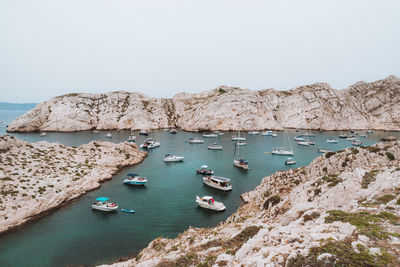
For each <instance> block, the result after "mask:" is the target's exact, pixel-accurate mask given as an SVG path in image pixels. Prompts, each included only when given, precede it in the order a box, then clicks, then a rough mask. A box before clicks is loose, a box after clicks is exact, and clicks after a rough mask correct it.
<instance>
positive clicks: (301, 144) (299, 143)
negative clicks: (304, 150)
mask: <svg viewBox="0 0 400 267" xmlns="http://www.w3.org/2000/svg"><path fill="white" fill-rule="evenodd" d="M297 144H298V145H299V146H309V145H310V143H309V142H308V141H298V142H297Z"/></svg>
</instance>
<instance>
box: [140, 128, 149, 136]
mask: <svg viewBox="0 0 400 267" xmlns="http://www.w3.org/2000/svg"><path fill="white" fill-rule="evenodd" d="M139 134H140V135H149V131H147V130H145V129H142V130H140V132H139Z"/></svg>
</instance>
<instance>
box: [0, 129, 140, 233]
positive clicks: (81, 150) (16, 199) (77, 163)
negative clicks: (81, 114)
mask: <svg viewBox="0 0 400 267" xmlns="http://www.w3.org/2000/svg"><path fill="white" fill-rule="evenodd" d="M146 156H147V153H146V152H143V151H140V150H139V149H138V148H137V146H136V145H135V144H131V143H120V144H113V143H109V142H105V141H93V142H90V143H89V144H85V145H82V146H80V147H68V146H64V145H61V144H55V143H48V142H38V143H28V142H25V141H22V140H20V139H17V138H15V137H13V136H0V163H1V168H0V194H1V201H0V223H1V224H0V235H2V234H5V233H7V232H9V231H13V230H15V229H19V228H20V227H22V226H23V225H25V224H26V223H29V222H32V221H34V220H37V219H39V218H41V217H43V216H46V215H47V214H50V213H52V212H53V211H55V210H57V209H59V208H61V207H63V206H65V205H68V204H69V203H71V202H72V201H73V200H75V199H77V198H79V197H80V196H82V195H84V194H86V193H87V192H89V191H91V190H94V189H97V188H99V187H100V186H101V183H103V182H105V181H107V180H110V179H111V178H112V175H113V174H115V173H117V172H118V171H119V170H120V169H121V168H123V167H125V166H131V165H134V164H138V163H140V162H142V161H143V160H144V158H145V157H146Z"/></svg>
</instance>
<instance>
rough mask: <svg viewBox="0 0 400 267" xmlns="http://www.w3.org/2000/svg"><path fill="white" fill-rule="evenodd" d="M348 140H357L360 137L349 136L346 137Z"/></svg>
mask: <svg viewBox="0 0 400 267" xmlns="http://www.w3.org/2000/svg"><path fill="white" fill-rule="evenodd" d="M346 140H347V141H357V140H358V139H357V138H356V137H348V138H346Z"/></svg>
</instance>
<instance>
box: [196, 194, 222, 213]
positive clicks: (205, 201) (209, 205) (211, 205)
mask: <svg viewBox="0 0 400 267" xmlns="http://www.w3.org/2000/svg"><path fill="white" fill-rule="evenodd" d="M196 202H197V204H199V206H200V207H202V208H205V209H210V210H216V211H224V210H225V205H224V203H222V202H218V201H215V200H214V198H213V197H211V196H204V197H202V198H200V197H199V196H196Z"/></svg>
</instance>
